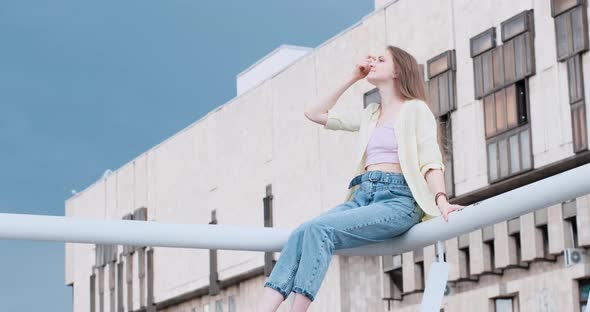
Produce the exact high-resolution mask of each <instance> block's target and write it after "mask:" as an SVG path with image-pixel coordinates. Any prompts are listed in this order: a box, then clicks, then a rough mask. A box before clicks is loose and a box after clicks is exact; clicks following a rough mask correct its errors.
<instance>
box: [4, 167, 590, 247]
mask: <svg viewBox="0 0 590 312" xmlns="http://www.w3.org/2000/svg"><path fill="white" fill-rule="evenodd" d="M588 177H590V164H586V165H583V166H580V167H577V168H574V169H571V170H568V171H565V172H561V173H559V174H556V175H554V176H551V177H548V178H546V179H544V180H540V181H537V182H534V183H531V184H529V185H526V186H522V187H519V188H517V189H514V190H511V191H509V192H506V193H503V194H500V195H497V196H494V197H492V198H489V199H487V200H485V201H482V202H479V203H475V204H474V205H470V206H467V207H465V208H464V209H463V210H461V211H456V212H453V213H451V215H450V216H449V222H448V223H446V222H445V221H444V220H442V218H436V219H433V220H429V221H427V222H422V223H419V224H417V225H416V226H414V227H412V228H411V229H410V230H409V231H408V232H406V233H405V234H404V235H401V236H399V237H396V238H394V239H391V240H388V241H386V242H383V243H377V244H371V245H365V246H361V247H356V248H349V249H339V250H336V251H335V253H336V254H340V255H347V256H353V255H364V256H367V255H368V256H371V255H372V256H381V255H395V254H401V253H403V252H406V251H410V250H415V249H418V248H421V247H425V246H429V245H432V244H436V243H437V241H444V240H446V239H450V238H453V237H456V236H458V235H461V234H465V233H469V232H471V231H473V230H476V229H479V228H482V227H485V226H488V225H492V224H495V223H498V222H501V221H504V220H509V219H512V218H515V217H518V216H521V215H524V214H527V213H529V212H532V211H534V210H537V209H541V208H544V207H548V206H551V205H554V204H557V203H560V202H563V201H566V200H569V199H572V198H576V197H579V196H583V195H586V194H588V193H590V179H589V178H588ZM291 231H292V230H290V229H280V228H265V227H250V226H241V225H224V224H215V225H211V224H173V223H163V222H153V221H147V222H144V221H130V220H102V219H88V218H76V217H63V216H41V215H25V214H0V239H20V240H40V241H60V242H72V243H90V244H95V243H97V244H120V245H134V246H157V247H182V248H201V249H226V250H249V251H280V250H281V249H282V246H283V244H285V243H286V241H287V239H288V237H289V234H290V233H291Z"/></svg>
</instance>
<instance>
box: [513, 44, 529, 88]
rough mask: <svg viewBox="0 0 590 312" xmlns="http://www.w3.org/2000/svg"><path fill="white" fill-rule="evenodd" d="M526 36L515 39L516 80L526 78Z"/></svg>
mask: <svg viewBox="0 0 590 312" xmlns="http://www.w3.org/2000/svg"><path fill="white" fill-rule="evenodd" d="M524 39H525V38H524V35H520V36H518V37H516V38H514V39H513V40H514V65H515V66H516V79H520V78H524V77H525V76H526V67H527V66H526V63H527V57H526V52H525V48H526V47H525V40H524Z"/></svg>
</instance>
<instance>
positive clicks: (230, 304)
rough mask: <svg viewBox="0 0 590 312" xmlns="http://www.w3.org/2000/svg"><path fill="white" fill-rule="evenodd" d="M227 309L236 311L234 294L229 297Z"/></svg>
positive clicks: (232, 311)
mask: <svg viewBox="0 0 590 312" xmlns="http://www.w3.org/2000/svg"><path fill="white" fill-rule="evenodd" d="M227 311H228V312H236V301H235V298H234V296H229V297H228V298H227Z"/></svg>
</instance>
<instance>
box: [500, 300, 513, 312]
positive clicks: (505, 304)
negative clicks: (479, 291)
mask: <svg viewBox="0 0 590 312" xmlns="http://www.w3.org/2000/svg"><path fill="white" fill-rule="evenodd" d="M496 312H512V298H505V299H496Z"/></svg>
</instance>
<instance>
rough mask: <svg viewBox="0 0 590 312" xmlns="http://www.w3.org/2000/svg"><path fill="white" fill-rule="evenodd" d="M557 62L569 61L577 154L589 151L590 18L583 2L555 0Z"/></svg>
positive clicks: (569, 82) (552, 3)
mask: <svg viewBox="0 0 590 312" xmlns="http://www.w3.org/2000/svg"><path fill="white" fill-rule="evenodd" d="M551 15H552V16H553V17H554V20H555V41H556V49H557V60H558V61H563V62H566V65H567V78H568V79H567V80H568V90H569V102H570V104H571V105H570V108H571V118H572V138H573V150H574V153H578V152H581V151H584V150H587V149H588V138H587V133H588V130H587V128H586V108H585V104H584V102H585V101H584V77H583V71H582V68H583V66H582V57H581V53H583V52H585V51H588V17H587V13H586V5H585V4H584V1H582V0H552V1H551Z"/></svg>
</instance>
